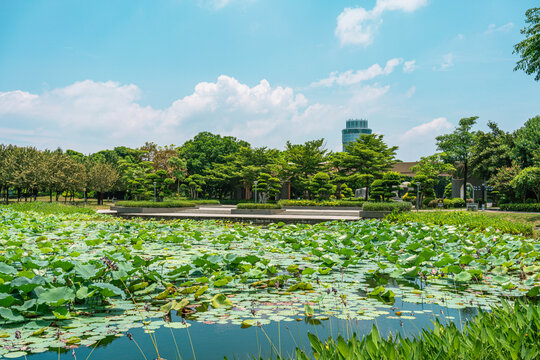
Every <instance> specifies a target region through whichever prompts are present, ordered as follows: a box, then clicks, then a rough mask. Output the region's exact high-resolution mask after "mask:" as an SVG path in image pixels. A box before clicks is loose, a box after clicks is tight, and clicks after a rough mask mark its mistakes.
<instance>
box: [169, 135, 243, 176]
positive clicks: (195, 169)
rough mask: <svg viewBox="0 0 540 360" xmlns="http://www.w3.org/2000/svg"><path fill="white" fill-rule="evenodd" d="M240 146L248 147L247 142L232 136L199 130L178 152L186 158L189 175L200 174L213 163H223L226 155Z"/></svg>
mask: <svg viewBox="0 0 540 360" xmlns="http://www.w3.org/2000/svg"><path fill="white" fill-rule="evenodd" d="M242 146H245V147H249V144H248V143H247V142H245V141H243V140H238V139H236V138H235V137H232V136H221V135H214V134H212V133H209V132H201V133H199V134H197V135H195V137H194V138H193V139H191V140H188V141H186V142H185V143H184V145H182V146H181V147H180V148H179V153H178V154H179V155H180V156H181V157H182V158H183V159H185V160H186V163H187V169H188V173H189V174H190V175H193V174H200V175H202V174H204V172H205V170H207V169H210V168H212V166H213V164H214V163H219V164H223V163H224V162H225V157H226V156H227V155H229V154H232V153H235V152H237V151H238V150H239V149H240V148H241V147H242Z"/></svg>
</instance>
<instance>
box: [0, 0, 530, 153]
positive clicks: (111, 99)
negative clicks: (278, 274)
mask: <svg viewBox="0 0 540 360" xmlns="http://www.w3.org/2000/svg"><path fill="white" fill-rule="evenodd" d="M534 6H538V2H537V0H520V1H515V0H475V1H470V0H453V1H443V0H355V1H352V0H351V1H349V0H343V1H342V0H333V1H327V0H294V1H291V0H159V1H147V0H115V1H110V0H92V1H72V0H27V1H20V0H0V24H2V25H1V28H0V143H4V144H7V143H11V144H16V145H21V146H36V147H37V148H40V149H45V148H49V149H56V148H58V147H61V148H63V149H74V150H77V151H81V152H83V153H92V152H96V151H99V150H103V149H112V148H114V147H115V146H121V145H122V146H130V147H138V146H141V145H143V144H144V142H146V141H152V142H155V143H157V144H160V145H169V144H176V145H181V144H182V143H183V142H184V141H186V140H188V139H190V138H192V137H193V136H194V135H196V134H197V133H198V132H201V131H210V132H212V133H218V134H221V135H230V136H235V137H237V138H240V139H243V140H247V141H249V142H250V143H251V144H252V145H253V146H257V147H258V146H267V147H272V148H278V149H283V148H284V146H285V143H286V141H287V140H289V141H291V142H292V143H302V142H305V141H307V140H312V139H320V138H324V139H325V140H326V146H327V148H328V149H330V150H332V151H340V150H341V129H342V128H344V127H345V122H346V120H347V119H349V118H358V119H367V120H368V121H369V126H370V128H371V129H373V131H374V132H375V133H377V134H381V135H383V136H384V139H385V141H386V142H387V143H388V144H389V145H392V146H394V145H396V146H399V150H398V152H397V155H398V158H399V159H401V160H403V161H415V160H418V159H419V158H420V157H421V156H426V155H430V154H432V153H434V152H435V151H436V144H435V137H436V136H437V135H440V134H444V133H448V132H451V131H452V130H453V128H454V127H455V126H456V124H458V122H459V119H460V118H463V117H470V116H479V119H478V124H477V127H476V129H478V130H485V129H487V126H486V124H487V122H488V121H495V122H496V123H498V124H499V126H500V127H501V128H502V129H503V130H506V131H514V130H516V129H517V128H519V127H521V126H523V124H524V123H525V121H526V120H527V119H529V118H531V117H533V116H536V115H540V82H535V81H534V79H533V76H528V75H526V74H525V73H523V72H522V71H513V68H514V66H515V63H516V61H517V60H518V59H519V58H518V56H517V55H515V54H513V53H512V51H513V46H514V44H516V43H518V42H519V41H521V40H522V39H523V35H521V34H520V29H522V28H523V27H524V26H525V23H524V20H525V15H524V14H525V11H526V10H527V9H529V8H531V7H534Z"/></svg>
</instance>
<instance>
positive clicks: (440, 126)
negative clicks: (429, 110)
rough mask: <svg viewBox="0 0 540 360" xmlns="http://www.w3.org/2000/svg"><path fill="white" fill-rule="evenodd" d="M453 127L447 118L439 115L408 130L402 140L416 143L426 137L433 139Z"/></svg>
mask: <svg viewBox="0 0 540 360" xmlns="http://www.w3.org/2000/svg"><path fill="white" fill-rule="evenodd" d="M451 128H453V125H452V124H451V123H450V122H449V121H448V120H447V119H446V118H444V117H439V118H436V119H433V120H431V121H430V122H427V123H423V124H420V125H418V126H415V127H413V128H412V129H409V130H407V131H406V132H405V133H404V134H403V135H401V138H400V140H401V141H402V142H403V143H411V142H415V143H416V142H417V141H422V139H426V138H428V139H430V140H432V139H433V138H434V137H435V136H438V135H441V134H443V133H445V132H446V131H448V130H449V129H451Z"/></svg>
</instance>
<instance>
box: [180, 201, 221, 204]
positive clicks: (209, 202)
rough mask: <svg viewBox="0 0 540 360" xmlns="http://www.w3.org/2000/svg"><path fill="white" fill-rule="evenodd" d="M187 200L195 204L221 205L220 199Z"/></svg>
mask: <svg viewBox="0 0 540 360" xmlns="http://www.w3.org/2000/svg"><path fill="white" fill-rule="evenodd" d="M186 202H189V203H193V204H195V205H219V204H220V202H219V200H187V201H186Z"/></svg>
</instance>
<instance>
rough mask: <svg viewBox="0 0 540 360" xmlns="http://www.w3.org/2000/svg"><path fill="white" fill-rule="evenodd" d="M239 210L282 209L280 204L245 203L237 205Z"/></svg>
mask: <svg viewBox="0 0 540 360" xmlns="http://www.w3.org/2000/svg"><path fill="white" fill-rule="evenodd" d="M236 208H237V209H281V205H280V204H269V203H264V204H259V203H257V204H255V203H243V204H238V205H236Z"/></svg>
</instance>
